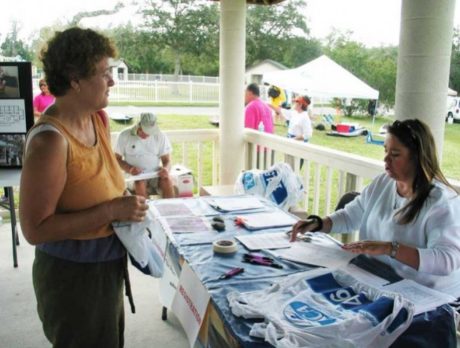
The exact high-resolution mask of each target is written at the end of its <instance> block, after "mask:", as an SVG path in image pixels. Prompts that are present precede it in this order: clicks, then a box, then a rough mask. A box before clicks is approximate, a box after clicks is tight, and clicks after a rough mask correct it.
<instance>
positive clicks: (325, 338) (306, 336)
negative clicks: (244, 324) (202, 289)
mask: <svg viewBox="0 0 460 348" xmlns="http://www.w3.org/2000/svg"><path fill="white" fill-rule="evenodd" d="M227 299H228V301H229V304H230V308H231V310H232V313H233V314H234V315H236V316H238V317H244V318H252V319H255V318H258V319H265V320H264V322H262V323H255V324H253V326H252V329H251V331H250V333H249V334H250V335H251V336H253V337H260V338H263V339H265V341H267V342H269V343H270V344H272V345H273V346H275V347H280V348H291V347H292V348H293V347H319V346H321V347H388V346H390V345H391V344H392V343H393V342H394V341H395V340H396V338H397V337H398V336H399V335H400V334H402V333H403V332H404V331H405V330H406V329H407V327H408V326H409V325H410V323H411V322H412V317H413V312H414V309H413V304H411V303H410V302H408V301H407V300H405V299H403V298H402V297H401V296H400V295H398V294H395V293H390V292H385V291H382V290H378V289H375V288H372V287H370V286H368V285H365V284H363V283H360V282H358V281H357V280H355V279H354V278H353V277H352V276H350V275H349V274H347V273H345V272H343V271H339V270H337V271H333V272H331V271H330V270H324V269H321V270H314V271H308V272H303V273H299V274H294V275H292V276H289V277H286V278H284V279H283V281H282V282H279V283H275V284H273V285H272V286H271V287H270V288H268V289H264V290H259V291H254V292H247V293H239V292H230V293H229V294H228V295H227ZM267 303H270V306H267V305H266V304H267Z"/></svg>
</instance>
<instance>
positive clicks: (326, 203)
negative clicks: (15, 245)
mask: <svg viewBox="0 0 460 348" xmlns="http://www.w3.org/2000/svg"><path fill="white" fill-rule="evenodd" d="M164 133H165V134H166V135H167V136H168V138H169V140H170V141H171V143H172V144H173V156H172V161H173V164H183V165H185V166H186V167H188V168H190V169H191V170H192V171H193V174H194V177H195V180H196V184H197V185H196V189H197V190H199V189H200V187H202V186H206V185H217V184H218V183H219V181H218V168H219V163H220V160H219V130H218V129H191V130H170V131H164ZM118 134H119V133H112V144H115V142H116V139H117V137H118ZM243 134H244V135H243V137H244V143H245V151H244V153H243V154H242V156H244V169H255V168H259V169H266V168H268V167H270V166H271V165H272V164H274V163H277V162H284V161H285V162H287V163H289V164H291V166H292V167H293V168H294V171H295V172H296V173H297V174H298V175H299V176H300V177H301V179H302V183H303V185H304V188H305V200H304V201H303V202H302V204H301V208H302V209H304V210H305V211H308V212H309V213H311V214H316V215H327V214H329V213H331V212H332V211H333V210H334V209H335V206H336V204H337V202H338V200H339V199H340V197H342V195H343V194H344V193H346V192H349V191H358V192H360V191H361V190H362V189H363V187H364V186H365V185H366V184H367V183H368V182H370V180H372V179H373V178H374V177H376V176H377V175H379V174H381V173H383V171H384V167H383V162H382V161H378V160H373V159H369V158H366V157H362V156H358V155H354V154H350V153H346V152H343V151H337V150H331V149H328V148H325V147H322V146H318V145H313V144H308V143H303V142H300V141H296V140H293V139H287V138H284V137H281V136H278V135H272V134H267V133H263V132H258V131H255V130H252V129H245V130H244V133H243ZM258 145H259V146H261V147H266V148H267V151H264V150H263V149H261V150H260V151H257V146H258ZM382 155H383V149H382ZM302 159H303V160H304V163H303V166H302V168H300V162H301V160H302ZM449 182H450V183H451V184H453V185H454V187H455V188H456V189H457V190H459V192H460V182H459V181H455V180H451V179H449Z"/></svg>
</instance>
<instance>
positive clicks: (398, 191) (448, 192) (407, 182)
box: [291, 120, 460, 288]
mask: <svg viewBox="0 0 460 348" xmlns="http://www.w3.org/2000/svg"><path fill="white" fill-rule="evenodd" d="M384 147H385V157H384V161H385V171H386V173H385V174H382V175H380V176H378V177H377V178H375V179H374V181H373V182H372V183H371V184H370V185H369V186H367V187H366V188H365V189H364V190H363V192H362V194H361V195H360V196H358V197H357V198H356V199H354V200H353V201H352V202H351V203H349V204H348V205H346V206H345V208H344V209H341V210H338V211H336V212H335V213H333V214H332V215H330V216H327V217H325V218H323V219H319V218H318V219H316V221H314V222H309V223H307V222H306V221H299V222H298V223H296V224H295V225H294V227H293V234H292V236H291V240H295V239H296V235H297V234H298V233H304V232H307V231H317V230H321V231H322V232H325V233H329V232H331V233H347V232H352V231H355V230H357V229H359V237H360V241H359V242H354V243H349V244H345V245H344V246H343V249H345V250H348V251H351V252H353V253H359V254H368V255H373V256H376V257H377V258H378V259H380V260H381V261H383V262H385V263H387V264H389V265H391V266H392V267H393V268H394V269H395V270H396V272H397V273H398V274H399V275H400V276H402V277H404V278H409V279H413V280H415V281H417V282H419V283H421V284H424V285H426V286H429V287H435V288H436V287H438V286H442V285H446V284H448V283H450V282H453V281H455V280H457V279H460V270H459V268H460V220H459V218H458V216H460V199H459V197H458V194H457V192H456V191H455V189H454V188H453V187H452V186H451V185H450V184H449V183H448V182H447V180H446V178H445V177H444V175H443V174H442V172H441V170H440V168H439V163H438V160H437V157H436V148H435V143H434V139H433V136H432V134H431V132H430V130H429V128H428V127H427V126H426V125H425V124H424V123H423V122H421V121H419V120H405V121H395V122H394V123H393V124H392V125H391V126H390V127H389V128H388V134H387V136H386V140H385V146H384ZM314 220H315V219H314ZM310 221H311V220H310Z"/></svg>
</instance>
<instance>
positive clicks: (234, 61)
mask: <svg viewBox="0 0 460 348" xmlns="http://www.w3.org/2000/svg"><path fill="white" fill-rule="evenodd" d="M220 7H221V14H220V60H219V64H220V71H219V76H220V91H219V92H220V97H219V98H220V100H219V105H220V121H219V122H220V147H219V148H220V169H219V179H220V180H219V182H220V184H221V185H228V184H233V183H234V182H235V180H236V178H237V176H238V174H239V173H240V171H241V169H242V168H243V150H244V146H243V127H244V71H245V59H246V1H245V0H221V1H220Z"/></svg>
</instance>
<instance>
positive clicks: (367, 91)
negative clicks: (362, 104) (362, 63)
mask: <svg viewBox="0 0 460 348" xmlns="http://www.w3.org/2000/svg"><path fill="white" fill-rule="evenodd" d="M263 81H264V82H267V83H270V84H272V85H275V86H278V87H281V88H284V89H287V90H289V91H292V92H295V93H299V94H306V95H308V96H310V97H317V98H334V97H335V98H351V99H378V98H379V91H377V90H375V89H373V88H372V87H370V86H368V85H367V84H366V83H364V82H363V81H361V80H360V79H358V78H357V77H356V76H354V75H353V74H352V73H350V72H349V71H348V70H346V69H344V68H343V67H341V66H340V65H339V64H337V63H336V62H334V61H333V60H332V59H330V58H329V57H327V56H325V55H323V56H321V57H319V58H316V59H314V60H312V61H311V62H309V63H307V64H304V65H302V66H299V67H297V68H295V69H289V70H282V71H273V72H268V73H265V74H264V76H263Z"/></svg>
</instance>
